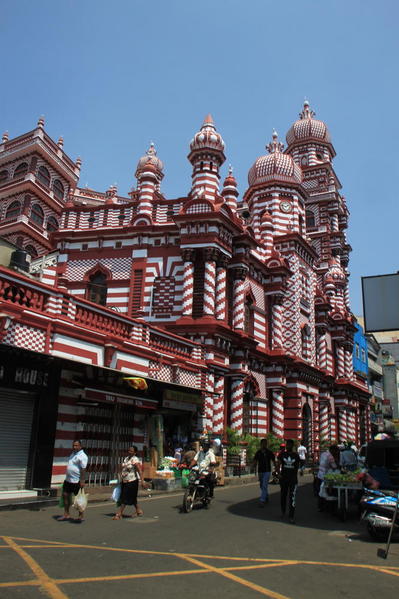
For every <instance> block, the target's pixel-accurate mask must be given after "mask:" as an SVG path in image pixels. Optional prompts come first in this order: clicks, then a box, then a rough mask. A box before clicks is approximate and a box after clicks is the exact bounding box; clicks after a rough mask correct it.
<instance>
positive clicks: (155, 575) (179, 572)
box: [55, 568, 209, 584]
mask: <svg viewBox="0 0 399 599" xmlns="http://www.w3.org/2000/svg"><path fill="white" fill-rule="evenodd" d="M208 573H209V570H208V569H206V568H201V569H197V570H176V571H175V572H169V571H166V572H143V573H142V574H122V575H120V576H119V575H115V576H94V577H93V578H57V579H55V582H56V583H57V584H69V583H78V582H101V581H107V580H129V579H131V578H158V577H160V576H182V575H183V574H208Z"/></svg>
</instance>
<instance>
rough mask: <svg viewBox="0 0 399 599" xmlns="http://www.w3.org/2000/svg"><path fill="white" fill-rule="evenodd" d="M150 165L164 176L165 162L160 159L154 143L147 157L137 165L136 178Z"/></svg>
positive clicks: (143, 157)
mask: <svg viewBox="0 0 399 599" xmlns="http://www.w3.org/2000/svg"><path fill="white" fill-rule="evenodd" d="M149 165H151V166H152V167H153V169H154V170H155V171H156V172H157V173H158V174H159V175H163V173H162V171H163V162H162V160H160V159H159V158H158V156H157V151H156V149H155V146H154V144H153V143H152V142H151V143H150V147H149V148H148V150H147V152H146V153H145V156H142V157H141V158H140V160H139V162H138V164H137V169H136V177H137V175H139V174H140V172H141V171H143V170H144V169H145V168H147V167H148V166H149Z"/></svg>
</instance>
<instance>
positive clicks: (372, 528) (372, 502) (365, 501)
mask: <svg viewBox="0 0 399 599" xmlns="http://www.w3.org/2000/svg"><path fill="white" fill-rule="evenodd" d="M398 500H399V497H398V495H396V493H394V492H392V491H378V490H371V489H365V492H364V495H363V497H362V498H361V500H360V509H361V513H362V520H364V521H365V522H366V524H367V530H368V533H369V535H370V536H371V537H372V538H373V539H377V538H379V539H381V538H384V537H386V536H387V535H388V533H389V530H390V528H391V526H392V524H393V532H398V530H399V514H398V512H397V510H395V508H396V503H397V501H398ZM394 516H396V518H395V522H394V523H392V518H393V517H394Z"/></svg>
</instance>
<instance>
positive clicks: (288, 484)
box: [280, 478, 298, 518]
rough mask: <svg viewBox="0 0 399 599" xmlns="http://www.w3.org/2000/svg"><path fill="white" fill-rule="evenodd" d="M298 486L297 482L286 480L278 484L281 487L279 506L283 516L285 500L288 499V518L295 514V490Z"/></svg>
mask: <svg viewBox="0 0 399 599" xmlns="http://www.w3.org/2000/svg"><path fill="white" fill-rule="evenodd" d="M297 486H298V481H297V480H295V479H294V480H289V479H288V480H287V479H284V478H283V479H282V480H281V482H280V487H281V495H280V505H281V513H282V514H285V510H286V508H287V498H288V516H289V517H290V518H293V517H294V514H295V505H296V503H295V501H296V489H297Z"/></svg>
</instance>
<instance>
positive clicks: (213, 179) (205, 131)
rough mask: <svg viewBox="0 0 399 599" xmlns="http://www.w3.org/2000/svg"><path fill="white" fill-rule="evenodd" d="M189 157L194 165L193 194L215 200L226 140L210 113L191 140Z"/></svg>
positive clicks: (193, 195)
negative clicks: (217, 128) (218, 130)
mask: <svg viewBox="0 0 399 599" xmlns="http://www.w3.org/2000/svg"><path fill="white" fill-rule="evenodd" d="M188 159H189V161H190V162H191V164H192V165H193V172H192V187H191V192H190V194H191V196H192V197H203V198H206V199H208V200H214V199H215V196H216V194H218V193H219V181H220V174H219V170H220V167H221V166H222V164H223V163H224V161H225V160H226V157H225V155H224V141H223V139H222V136H221V135H220V133H218V132H217V131H216V127H215V124H214V122H213V119H212V116H211V115H210V114H208V116H207V117H205V120H204V122H203V124H202V127H201V129H200V131H198V133H196V134H195V135H194V137H193V139H192V140H191V143H190V154H189V155H188Z"/></svg>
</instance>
